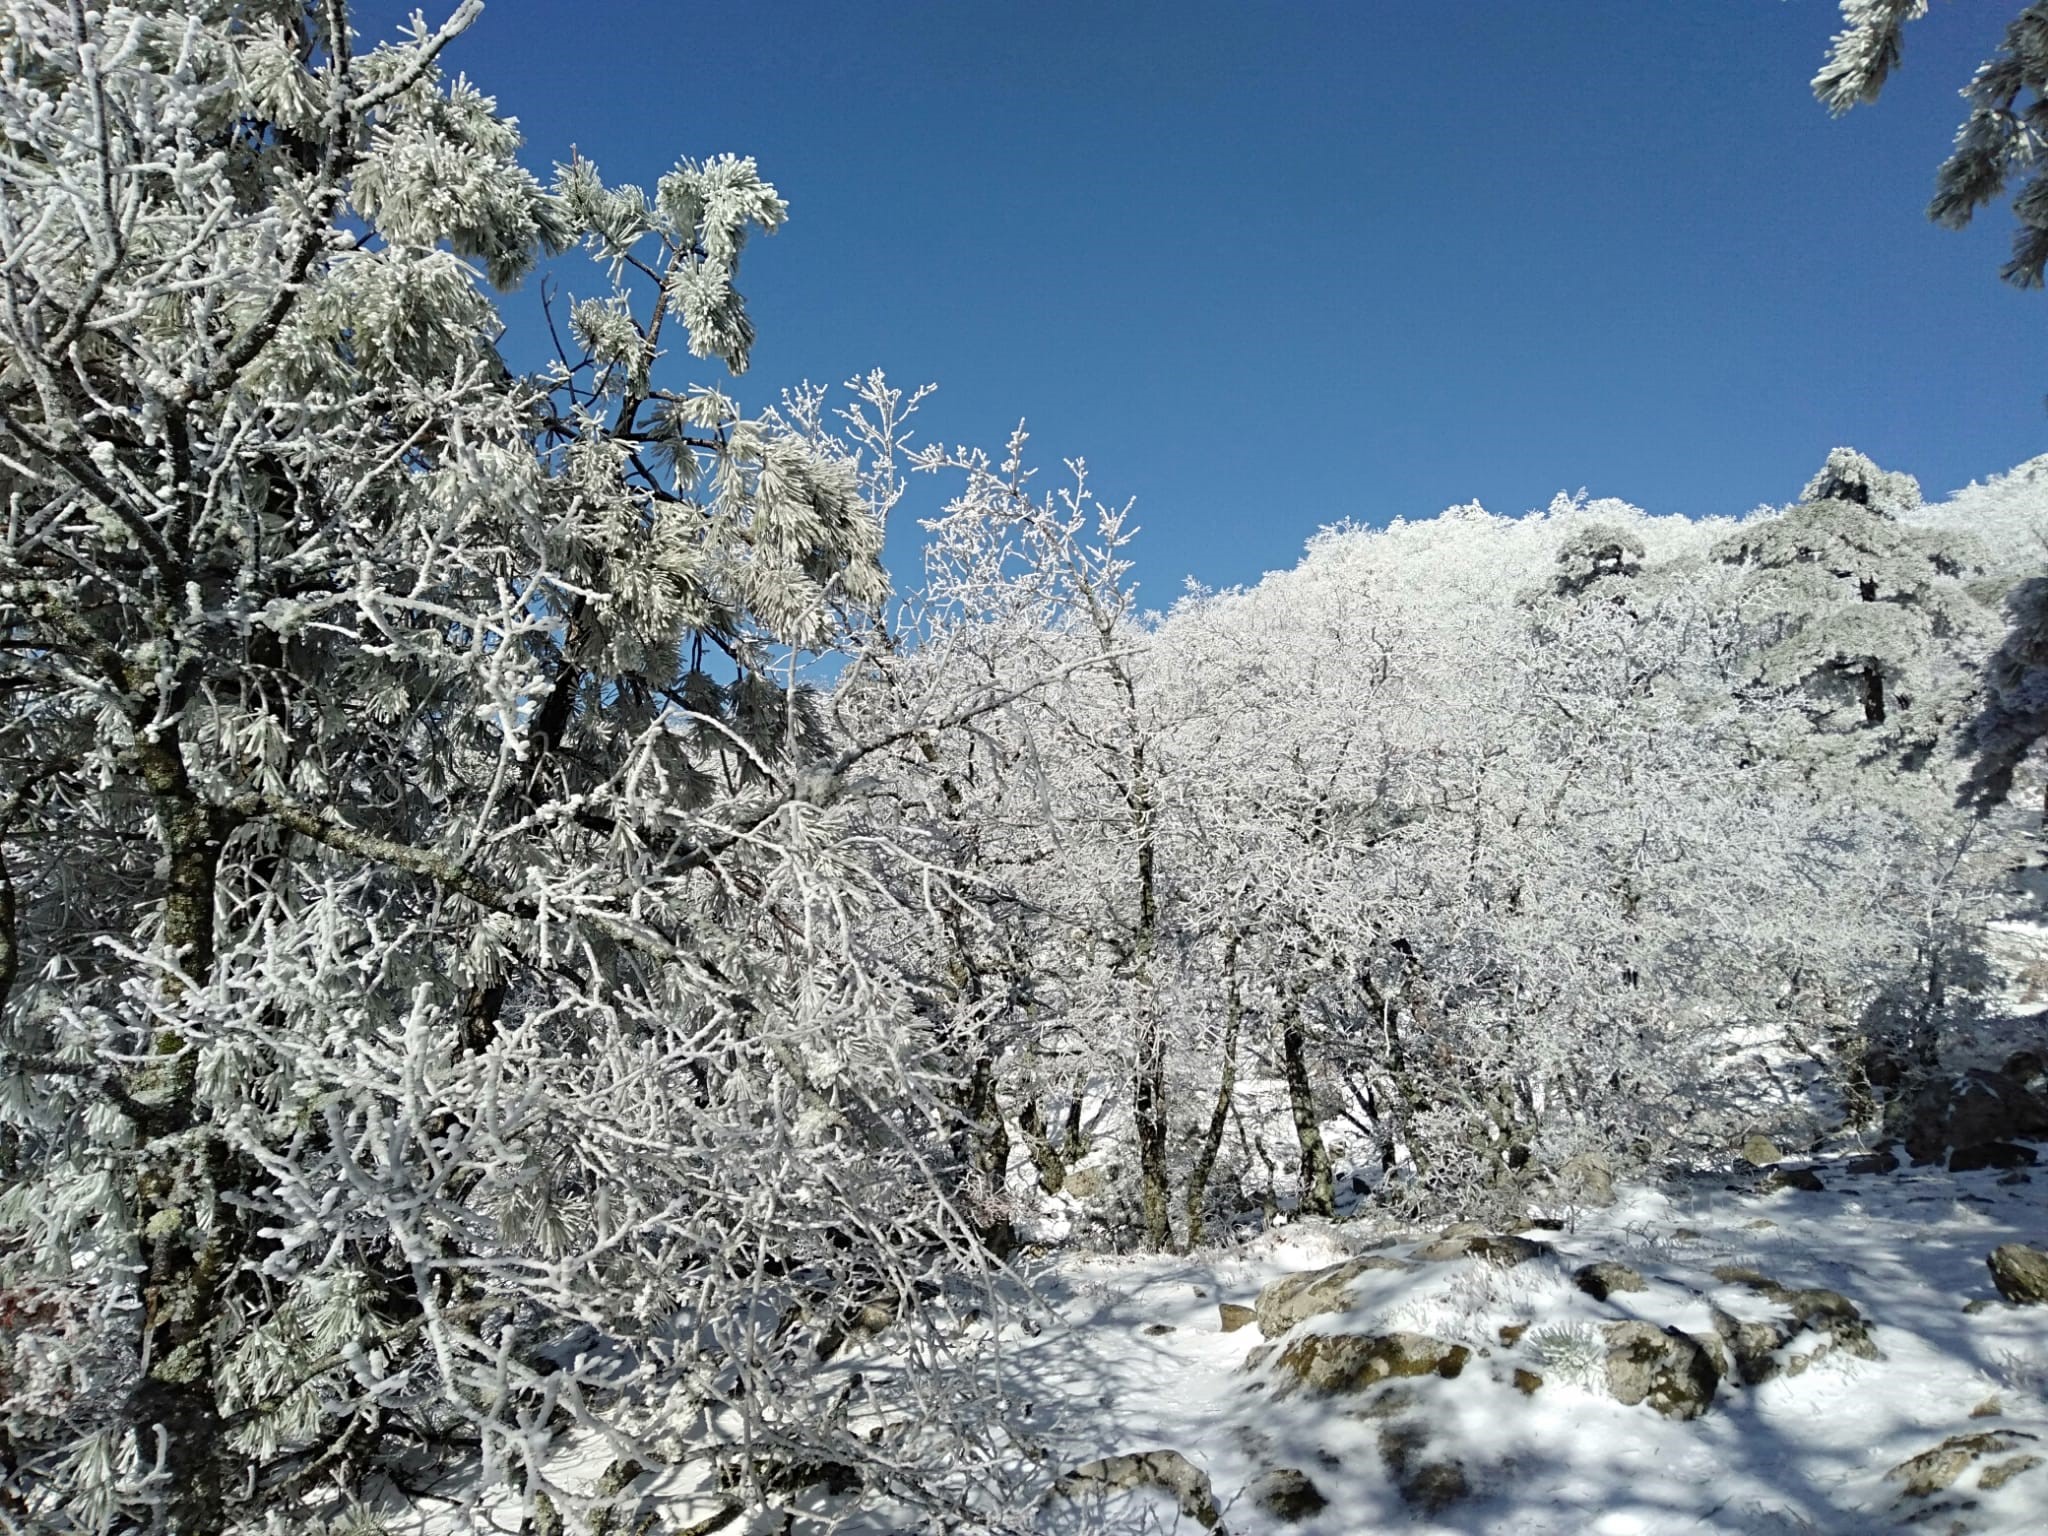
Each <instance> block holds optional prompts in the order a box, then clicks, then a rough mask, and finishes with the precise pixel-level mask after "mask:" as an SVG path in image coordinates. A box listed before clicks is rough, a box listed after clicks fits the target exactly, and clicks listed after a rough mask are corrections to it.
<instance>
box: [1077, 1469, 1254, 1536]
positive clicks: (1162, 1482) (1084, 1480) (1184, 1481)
mask: <svg viewBox="0 0 2048 1536" xmlns="http://www.w3.org/2000/svg"><path fill="white" fill-rule="evenodd" d="M1137 1488H1157V1489H1159V1490H1161V1491H1162V1492H1165V1493H1169V1494H1171V1495H1172V1496H1173V1500H1174V1502H1175V1503H1176V1504H1178V1505H1179V1506H1180V1512H1181V1513H1182V1514H1183V1515H1186V1516H1187V1517H1188V1518H1189V1519H1190V1520H1192V1521H1194V1522H1195V1523H1196V1524H1197V1525H1199V1526H1201V1527H1202V1529H1203V1530H1205V1531H1212V1530H1215V1529H1216V1528H1217V1525H1218V1523H1219V1522H1220V1520H1221V1519H1222V1516H1221V1515H1220V1514H1219V1513H1218V1512H1217V1509H1216V1494H1215V1490H1214V1489H1213V1488H1212V1487H1211V1486H1210V1483H1209V1474H1208V1473H1206V1472H1204V1471H1203V1470H1202V1469H1201V1468H1200V1467H1198V1466H1196V1465H1195V1464H1194V1463H1193V1462H1191V1461H1189V1460H1188V1459H1187V1457H1185V1456H1183V1455H1181V1453H1180V1452H1179V1451H1169V1450H1158V1451H1132V1452H1129V1453H1127V1454H1125V1455H1122V1456H1105V1457H1103V1458H1102V1459H1101V1460H1100V1461H1090V1462H1086V1463H1084V1464H1082V1465H1081V1466H1078V1467H1076V1468H1074V1470H1073V1471H1071V1472H1069V1473H1068V1474H1067V1475H1066V1476H1065V1477H1063V1478H1061V1479H1060V1480H1059V1482H1058V1483H1056V1484H1054V1486H1053V1490H1052V1496H1053V1497H1055V1498H1069V1499H1072V1498H1087V1497H1089V1496H1091V1495H1093V1496H1101V1495H1104V1494H1111V1493H1127V1492H1130V1491H1131V1490H1133V1489H1137Z"/></svg>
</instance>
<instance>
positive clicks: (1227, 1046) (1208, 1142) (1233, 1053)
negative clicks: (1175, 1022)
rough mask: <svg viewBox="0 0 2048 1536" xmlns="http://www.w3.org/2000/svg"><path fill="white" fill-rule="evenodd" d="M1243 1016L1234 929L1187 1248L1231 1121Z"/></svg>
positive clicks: (1197, 1237)
mask: <svg viewBox="0 0 2048 1536" xmlns="http://www.w3.org/2000/svg"><path fill="white" fill-rule="evenodd" d="M1243 1019H1244V997H1243V994H1242V991H1241V989H1240V988H1239V986H1238V979H1237V935H1236V934H1235V933H1233V934H1231V936H1230V938H1229V940H1228V941H1227V942H1226V943H1225V944H1224V946H1223V1076H1222V1078H1221V1079H1220V1080H1219V1081H1218V1082H1217V1084H1216V1102H1215V1104H1214V1105H1213V1106H1212V1107H1211V1108H1210V1110H1209V1129H1208V1131H1207V1132H1206V1133H1205V1134H1204V1135H1203V1137H1202V1145H1201V1150H1200V1151H1198V1152H1197V1153H1196V1154H1195V1166H1194V1168H1193V1170H1192V1171H1191V1172H1190V1173H1189V1174H1188V1188H1187V1198H1186V1201H1185V1206H1186V1209H1187V1213H1188V1232H1187V1247H1188V1248H1190V1249H1192V1248H1193V1247H1194V1246H1195V1245H1196V1244H1197V1243H1199V1242H1200V1241H1201V1240H1202V1206H1203V1204H1204V1203H1205V1201H1206V1200H1207V1198H1208V1193H1209V1176H1210V1175H1211V1174H1212V1173H1214V1172H1215V1170H1216V1155H1217V1153H1218V1152H1220V1151H1221V1150H1222V1148H1223V1133H1224V1130H1225V1129H1226V1128H1227V1127H1228V1126H1229V1124H1230V1108H1231V1104H1232V1103H1233V1102H1234V1100H1235V1097H1236V1094H1237V1035H1238V1026H1239V1025H1240V1023H1242V1021H1243Z"/></svg>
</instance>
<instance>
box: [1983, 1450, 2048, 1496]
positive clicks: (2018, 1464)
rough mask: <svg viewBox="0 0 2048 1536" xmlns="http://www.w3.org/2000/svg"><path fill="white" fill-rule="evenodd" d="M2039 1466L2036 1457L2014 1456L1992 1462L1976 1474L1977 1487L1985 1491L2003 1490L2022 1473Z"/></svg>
mask: <svg viewBox="0 0 2048 1536" xmlns="http://www.w3.org/2000/svg"><path fill="white" fill-rule="evenodd" d="M2040 1465H2041V1458H2040V1457H2038V1456H2014V1457H2011V1458H2009V1459H2008V1460H2005V1461H1994V1462H1993V1463H1992V1464H1991V1465H1990V1466H1988V1467H1986V1468H1985V1469H1984V1470H1983V1471H1982V1472H1979V1473H1978V1474H1977V1486H1978V1487H1979V1488H1982V1489H1985V1490H1986V1491H1993V1490H1996V1489H1999V1488H2003V1487H2004V1486H2005V1485H2006V1484H2007V1483H2009V1482H2011V1481H2012V1480H2013V1479H2014V1478H2016V1477H2018V1476H2019V1475H2020V1474H2021V1473H2022V1472H2026V1471H2030V1470H2032V1469H2033V1468H2035V1467H2038V1466H2040Z"/></svg>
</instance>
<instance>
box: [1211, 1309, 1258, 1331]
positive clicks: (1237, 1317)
mask: <svg viewBox="0 0 2048 1536" xmlns="http://www.w3.org/2000/svg"><path fill="white" fill-rule="evenodd" d="M1216 1317H1217V1320H1218V1322H1219V1323H1220V1324H1221V1325H1222V1329H1223V1331H1224V1332H1225V1333H1235V1332H1237V1330H1238V1329H1240V1328H1246V1327H1249V1326H1250V1325H1251V1324H1253V1323H1255V1322H1257V1321H1258V1320H1259V1314H1258V1313H1256V1312H1254V1311H1253V1310H1252V1309H1251V1308H1250V1307H1241V1306H1239V1305H1238V1304H1237V1303H1236V1302H1234V1301H1219V1302H1218V1303H1217V1304H1216Z"/></svg>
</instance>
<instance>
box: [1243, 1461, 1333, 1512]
mask: <svg viewBox="0 0 2048 1536" xmlns="http://www.w3.org/2000/svg"><path fill="white" fill-rule="evenodd" d="M1244 1493H1245V1497H1246V1498H1248V1499H1250V1500H1251V1501H1252V1506H1253V1507H1254V1508H1256V1509H1258V1510H1261V1511H1263V1512H1264V1513H1266V1514H1268V1515H1271V1516H1272V1517H1273V1518H1274V1519H1275V1520H1287V1521H1294V1520H1306V1519H1308V1518H1310V1517H1311V1516H1313V1515H1319V1514H1321V1513H1322V1512H1323V1510H1324V1509H1326V1508H1327V1507H1328V1506H1329V1503H1330V1501H1329V1500H1328V1499H1326V1498H1324V1497H1323V1491H1322V1489H1320V1488H1318V1487H1317V1486H1316V1485H1315V1483H1314V1481H1313V1480H1311V1479H1310V1477H1309V1475H1308V1474H1307V1473H1306V1472H1303V1471H1300V1470H1299V1469H1297V1468H1295V1467H1275V1468H1273V1470H1272V1471H1270V1472H1261V1473H1260V1474H1259V1475H1258V1476H1257V1477H1255V1478H1253V1479H1252V1480H1251V1481H1250V1482H1249V1483H1247V1484H1246V1485H1245V1490H1244Z"/></svg>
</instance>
